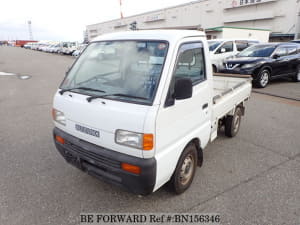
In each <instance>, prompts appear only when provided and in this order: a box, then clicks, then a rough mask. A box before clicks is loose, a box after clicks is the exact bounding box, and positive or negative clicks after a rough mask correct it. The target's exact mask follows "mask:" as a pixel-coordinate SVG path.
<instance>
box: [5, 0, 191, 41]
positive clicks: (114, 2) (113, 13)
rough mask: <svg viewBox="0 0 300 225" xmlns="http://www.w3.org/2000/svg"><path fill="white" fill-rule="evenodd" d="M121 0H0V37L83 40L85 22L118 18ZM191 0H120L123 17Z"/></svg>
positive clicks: (10, 38) (7, 38)
mask: <svg viewBox="0 0 300 225" xmlns="http://www.w3.org/2000/svg"><path fill="white" fill-rule="evenodd" d="M119 1H120V0H84V1H83V0H77V1H74V0H14V1H6V0H4V1H1V4H0V40H14V39H19V40H27V39H29V31H28V24H27V23H28V21H31V23H32V25H31V26H32V33H33V38H34V39H35V40H55V41H82V40H83V31H84V30H85V27H86V25H89V24H94V23H100V22H104V21H107V20H113V19H118V18H120V2H119ZM191 1H192V0H122V11H123V15H124V17H126V16H132V15H135V14H139V13H143V12H147V11H151V10H156V9H161V8H165V7H169V6H174V5H179V4H183V3H187V2H191Z"/></svg>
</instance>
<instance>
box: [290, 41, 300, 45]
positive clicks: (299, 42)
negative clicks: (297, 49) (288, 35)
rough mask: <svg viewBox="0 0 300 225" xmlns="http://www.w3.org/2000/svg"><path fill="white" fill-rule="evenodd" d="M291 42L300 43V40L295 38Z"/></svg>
mask: <svg viewBox="0 0 300 225" xmlns="http://www.w3.org/2000/svg"><path fill="white" fill-rule="evenodd" d="M291 42H293V43H298V44H300V40H293V41H291Z"/></svg>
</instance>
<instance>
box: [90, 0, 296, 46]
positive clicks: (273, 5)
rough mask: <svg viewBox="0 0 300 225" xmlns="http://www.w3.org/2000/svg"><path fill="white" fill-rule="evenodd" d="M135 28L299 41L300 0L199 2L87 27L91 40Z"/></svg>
mask: <svg viewBox="0 0 300 225" xmlns="http://www.w3.org/2000/svg"><path fill="white" fill-rule="evenodd" d="M135 24H136V25H135ZM135 26H136V27H137V29H159V28H167V29H174V28H176V29H199V28H201V29H204V30H206V32H207V34H208V38H218V37H220V35H221V36H224V34H225V33H226V32H227V33H228V32H229V31H230V32H232V30H230V28H239V29H240V32H238V33H239V34H242V32H243V31H242V30H244V32H245V30H248V31H247V32H248V35H249V32H251V30H252V31H254V30H256V31H268V32H270V41H284V40H290V39H294V38H300V0H225V1H224V0H198V1H193V2H190V3H186V4H182V5H178V6H174V7H169V8H165V9H161V10H156V11H151V12H146V13H143V14H139V15H134V16H130V17H125V18H122V19H116V20H111V21H107V22H103V23H98V24H93V25H88V26H87V33H88V39H89V40H91V39H92V38H94V37H96V36H98V35H101V34H104V33H110V32H117V31H124V30H129V29H130V28H134V27H135ZM247 28H250V29H247ZM259 33H260V32H259ZM225 36H226V35H225ZM250 36H251V35H250ZM250 38H255V37H250Z"/></svg>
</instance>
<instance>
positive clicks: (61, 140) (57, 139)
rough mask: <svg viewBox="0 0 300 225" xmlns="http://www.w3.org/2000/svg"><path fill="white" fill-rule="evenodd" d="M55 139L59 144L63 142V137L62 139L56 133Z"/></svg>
mask: <svg viewBox="0 0 300 225" xmlns="http://www.w3.org/2000/svg"><path fill="white" fill-rule="evenodd" d="M55 140H56V141H57V142H59V143H61V144H63V145H64V144H65V139H63V138H62V137H61V136H58V135H56V136H55Z"/></svg>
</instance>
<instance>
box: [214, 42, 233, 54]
mask: <svg viewBox="0 0 300 225" xmlns="http://www.w3.org/2000/svg"><path fill="white" fill-rule="evenodd" d="M223 49H224V50H223ZM225 52H233V42H232V41H227V42H225V43H224V44H223V45H222V46H221V47H220V48H219V49H218V50H217V52H216V53H217V54H220V53H225Z"/></svg>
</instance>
